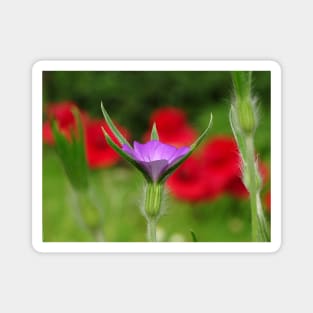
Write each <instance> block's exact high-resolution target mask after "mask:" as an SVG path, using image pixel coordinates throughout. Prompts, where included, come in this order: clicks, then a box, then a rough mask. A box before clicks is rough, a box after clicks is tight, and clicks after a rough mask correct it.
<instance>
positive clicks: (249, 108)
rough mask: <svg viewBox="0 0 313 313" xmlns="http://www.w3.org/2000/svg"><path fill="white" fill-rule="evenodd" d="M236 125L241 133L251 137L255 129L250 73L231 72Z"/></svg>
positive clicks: (254, 109)
mask: <svg viewBox="0 0 313 313" xmlns="http://www.w3.org/2000/svg"><path fill="white" fill-rule="evenodd" d="M232 77H233V83H234V89H235V104H234V111H235V114H236V122H237V124H238V125H236V127H237V129H239V130H240V131H241V132H242V133H244V134H246V135H252V134H254V132H255V129H256V127H257V115H256V108H255V101H254V99H252V97H251V72H233V75H232Z"/></svg>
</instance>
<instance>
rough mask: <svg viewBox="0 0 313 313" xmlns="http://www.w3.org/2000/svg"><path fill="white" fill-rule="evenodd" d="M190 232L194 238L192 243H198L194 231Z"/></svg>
mask: <svg viewBox="0 0 313 313" xmlns="http://www.w3.org/2000/svg"><path fill="white" fill-rule="evenodd" d="M189 231H190V234H191V237H192V241H193V242H198V239H197V236H196V234H195V233H194V231H193V230H192V229H190V230H189Z"/></svg>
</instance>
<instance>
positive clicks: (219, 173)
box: [203, 135, 240, 187]
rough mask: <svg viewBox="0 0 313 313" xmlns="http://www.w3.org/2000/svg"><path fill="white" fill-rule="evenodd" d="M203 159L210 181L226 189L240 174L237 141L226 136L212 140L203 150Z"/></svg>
mask: <svg viewBox="0 0 313 313" xmlns="http://www.w3.org/2000/svg"><path fill="white" fill-rule="evenodd" d="M203 158H204V160H205V164H206V168H207V171H208V172H209V173H210V179H212V177H213V178H214V182H215V183H218V184H219V185H223V187H226V185H227V184H228V182H229V181H230V180H232V179H233V178H235V177H236V176H237V175H238V174H240V157H239V151H238V147H237V144H236V141H235V140H234V139H233V138H232V137H230V136H225V135H220V136H216V137H214V138H212V139H211V140H210V141H209V142H208V143H207V144H206V145H205V146H204V148H203Z"/></svg>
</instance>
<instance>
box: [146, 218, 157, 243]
mask: <svg viewBox="0 0 313 313" xmlns="http://www.w3.org/2000/svg"><path fill="white" fill-rule="evenodd" d="M156 225H157V221H156V219H148V221H147V228H148V241H150V242H156V241H157V240H156Z"/></svg>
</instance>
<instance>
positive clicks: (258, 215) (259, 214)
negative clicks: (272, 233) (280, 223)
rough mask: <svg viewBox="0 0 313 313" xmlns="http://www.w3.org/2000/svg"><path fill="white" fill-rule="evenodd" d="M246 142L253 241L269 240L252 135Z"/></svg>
mask: <svg viewBox="0 0 313 313" xmlns="http://www.w3.org/2000/svg"><path fill="white" fill-rule="evenodd" d="M245 144H246V149H247V150H246V152H247V154H246V162H247V167H246V175H247V179H248V186H247V187H248V190H249V194H250V205H251V226H252V241H268V240H269V231H268V225H267V222H266V219H265V216H264V212H263V208H262V203H261V199H260V189H261V188H260V186H261V181H260V180H261V178H260V174H259V172H258V168H257V165H256V162H255V158H254V142H253V137H252V136H247V137H246V139H245Z"/></svg>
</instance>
